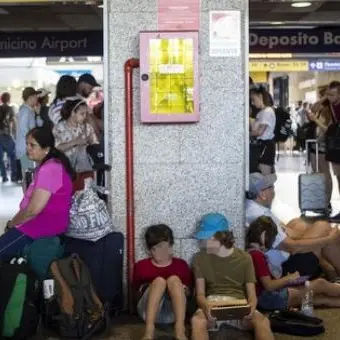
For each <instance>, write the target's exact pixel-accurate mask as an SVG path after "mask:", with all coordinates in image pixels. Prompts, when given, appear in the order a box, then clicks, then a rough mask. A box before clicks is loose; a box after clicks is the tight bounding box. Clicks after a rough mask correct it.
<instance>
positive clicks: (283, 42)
mask: <svg viewBox="0 0 340 340" xmlns="http://www.w3.org/2000/svg"><path fill="white" fill-rule="evenodd" d="M249 49H250V53H330V52H340V28H334V29H332V28H330V29H328V28H327V29H320V28H317V29H301V30H297V29H272V30H261V29H258V30H250V34H249Z"/></svg>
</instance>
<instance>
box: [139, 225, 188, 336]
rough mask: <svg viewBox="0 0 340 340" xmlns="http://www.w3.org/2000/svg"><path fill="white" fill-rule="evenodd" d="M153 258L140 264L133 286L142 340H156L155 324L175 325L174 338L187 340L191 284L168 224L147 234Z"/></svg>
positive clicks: (148, 247) (147, 245) (149, 229)
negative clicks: (141, 326) (187, 307)
mask: <svg viewBox="0 0 340 340" xmlns="http://www.w3.org/2000/svg"><path fill="white" fill-rule="evenodd" d="M145 242H146V247H147V249H148V251H149V254H150V257H149V258H146V259H143V260H141V261H138V262H137V263H136V264H135V268H134V280H133V285H134V289H135V291H136V293H137V300H138V304H137V312H138V314H139V316H140V317H141V318H142V319H143V320H144V321H145V323H146V326H145V334H144V337H143V338H142V339H143V340H151V339H154V332H155V324H172V323H174V324H175V338H176V339H178V340H186V339H187V338H186V335H185V325H184V322H185V315H186V300H187V299H186V296H187V295H188V293H189V291H190V287H191V285H192V273H191V271H190V268H189V266H188V264H187V263H186V262H185V261H184V260H182V259H180V258H176V257H174V256H173V249H172V247H173V244H174V237H173V232H172V230H171V229H170V228H169V227H168V226H167V225H165V224H159V225H152V226H150V227H148V228H147V230H146V233H145Z"/></svg>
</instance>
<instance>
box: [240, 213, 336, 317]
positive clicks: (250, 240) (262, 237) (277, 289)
mask: <svg viewBox="0 0 340 340" xmlns="http://www.w3.org/2000/svg"><path fill="white" fill-rule="evenodd" d="M276 235H277V227H276V224H275V223H274V221H273V220H272V219H271V218H270V217H267V216H261V217H259V218H257V219H256V220H255V221H253V222H252V223H251V224H250V226H249V229H248V232H247V236H246V246H247V248H248V252H249V254H250V256H251V257H252V260H253V264H254V268H255V274H256V278H257V284H256V294H257V296H258V302H257V303H258V307H259V308H260V309H264V310H283V309H287V308H289V307H299V306H301V303H302V300H303V298H304V296H305V286H304V282H303V281H302V282H301V283H300V285H298V284H299V282H297V280H298V279H299V278H300V274H299V272H295V273H291V274H289V275H286V276H283V277H281V278H278V279H275V278H274V277H273V276H272V274H271V272H270V268H269V266H268V262H267V258H266V254H265V252H266V251H267V250H269V249H271V246H272V244H273V242H274V240H275V237H276ZM289 286H291V287H289ZM310 287H311V288H312V289H313V291H314V298H313V303H314V305H315V306H327V307H340V284H338V283H330V282H328V281H326V280H324V279H321V278H318V279H316V280H312V281H310Z"/></svg>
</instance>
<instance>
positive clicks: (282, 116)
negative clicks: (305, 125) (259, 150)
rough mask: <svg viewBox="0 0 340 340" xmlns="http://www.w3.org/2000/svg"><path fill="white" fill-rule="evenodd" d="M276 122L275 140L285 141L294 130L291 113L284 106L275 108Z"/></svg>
mask: <svg viewBox="0 0 340 340" xmlns="http://www.w3.org/2000/svg"><path fill="white" fill-rule="evenodd" d="M275 116H276V124H275V129H274V135H275V137H274V139H275V142H285V141H286V140H287V139H288V137H289V135H290V133H291V131H292V120H291V118H290V114H289V113H288V112H287V111H286V110H285V109H284V108H282V107H277V108H275Z"/></svg>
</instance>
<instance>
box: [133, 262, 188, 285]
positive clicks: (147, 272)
mask: <svg viewBox="0 0 340 340" xmlns="http://www.w3.org/2000/svg"><path fill="white" fill-rule="evenodd" d="M175 275H176V276H178V277H179V278H180V279H181V280H182V283H183V285H184V286H187V287H188V288H190V287H191V285H192V273H191V270H190V268H189V266H188V264H187V263H186V262H185V261H184V260H182V259H179V258H176V257H173V258H172V262H171V263H170V264H169V265H168V266H166V267H157V266H155V265H154V264H153V263H152V261H151V258H148V259H144V260H141V261H138V262H137V263H136V264H135V267H134V271H133V286H134V288H135V289H136V290H139V289H140V287H141V286H143V285H144V284H150V283H151V282H152V281H154V280H155V279H156V278H157V277H162V278H163V279H165V280H167V279H168V278H169V277H170V276H175Z"/></svg>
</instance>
